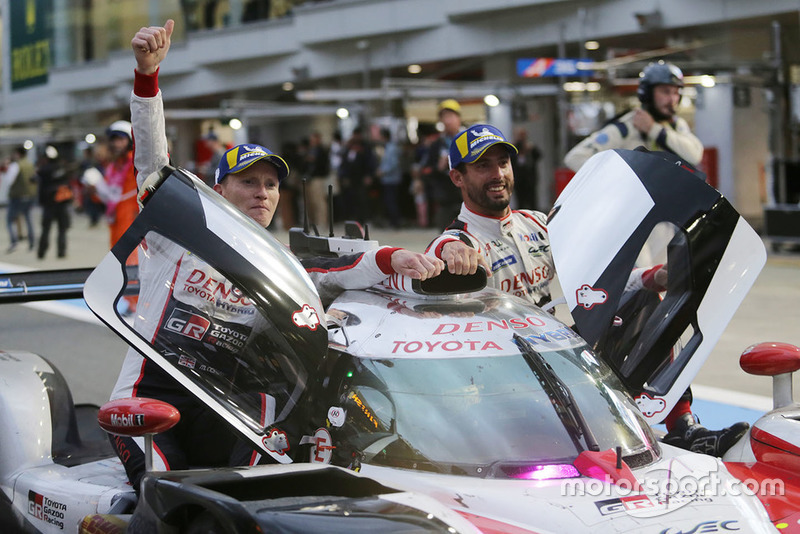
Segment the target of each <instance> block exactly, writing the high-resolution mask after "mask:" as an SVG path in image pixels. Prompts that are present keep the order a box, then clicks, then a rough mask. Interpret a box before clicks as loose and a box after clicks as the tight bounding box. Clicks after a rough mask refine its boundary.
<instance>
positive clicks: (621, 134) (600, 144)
mask: <svg viewBox="0 0 800 534" xmlns="http://www.w3.org/2000/svg"><path fill="white" fill-rule="evenodd" d="M634 113H635V110H634V111H630V112H628V113H626V114H625V115H623V116H622V117H619V118H618V119H614V120H612V121H611V122H609V123H608V124H606V125H605V126H603V127H602V128H600V129H599V130H597V131H596V132H594V133H592V134H590V135H589V136H588V137H586V138H585V139H584V140H583V141H581V142H580V143H578V144H577V145H575V146H574V147H573V148H572V150H570V151H569V152H568V153H567V155H566V156H564V163H565V164H566V165H567V167H569V168H570V169H572V170H573V171H575V172H578V169H580V168H581V165H583V164H584V162H586V160H587V159H589V158H591V157H592V156H594V155H595V154H597V153H598V152H600V151H602V150H609V149H613V148H623V149H628V150H634V149H636V148H638V147H640V146H644V147H645V148H647V149H648V150H660V151H664V152H672V153H673V154H676V155H677V156H678V157H680V158H683V159H684V160H685V161H686V162H687V163H689V164H691V165H694V166H697V164H698V163H700V160H701V159H702V157H703V143H702V142H701V141H700V139H698V138H697V137H696V136H695V135H694V134H693V133H692V130H691V128H689V124H688V123H687V122H686V121H685V120H684V119H682V118H680V117H675V118H674V120H673V121H667V120H665V121H656V122H655V123H653V126H652V127H651V128H650V131H648V132H647V135H645V134H643V133H642V132H640V131H639V130H637V129H636V128H635V127H634V126H633V115H634Z"/></svg>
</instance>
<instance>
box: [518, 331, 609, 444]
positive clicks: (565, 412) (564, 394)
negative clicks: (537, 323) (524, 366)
mask: <svg viewBox="0 0 800 534" xmlns="http://www.w3.org/2000/svg"><path fill="white" fill-rule="evenodd" d="M514 342H515V343H516V344H517V346H518V347H519V349H520V351H521V352H522V355H523V356H524V357H525V361H526V362H527V363H528V366H529V367H530V368H531V371H533V374H534V375H535V376H536V379H537V380H538V381H539V383H540V384H541V385H542V387H543V388H544V391H545V393H546V394H547V396H548V397H549V398H550V402H551V403H552V405H553V408H554V409H555V411H556V414H558V417H559V419H561V422H562V423H563V424H564V428H566V429H567V431H568V432H569V435H570V437H571V438H572V441H573V442H575V447H576V448H578V449H580V444H579V440H580V438H581V437H583V440H584V442H585V443H586V448H587V449H588V450H590V451H599V450H600V445H598V443H597V439H596V438H595V437H594V434H593V433H592V430H591V429H590V428H589V425H588V424H587V423H586V419H585V418H584V417H583V413H582V412H581V409H580V408H579V407H578V405H577V404H576V403H575V399H574V398H573V396H572V393H571V392H570V390H569V388H568V387H567V385H566V384H565V383H564V381H563V380H561V379H560V378H559V377H558V375H557V374H556V373H555V371H553V368H552V367H550V364H549V363H547V361H546V360H545V359H544V358H542V355H541V354H539V353H538V352H537V351H536V349H534V348H533V345H532V344H531V342H530V341H528V340H527V339H525V338H524V337H522V336H520V335H519V334H516V333H515V334H514Z"/></svg>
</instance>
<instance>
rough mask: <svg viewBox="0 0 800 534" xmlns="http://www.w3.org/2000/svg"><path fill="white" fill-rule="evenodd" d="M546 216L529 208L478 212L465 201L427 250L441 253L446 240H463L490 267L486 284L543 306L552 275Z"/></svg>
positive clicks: (551, 258)
mask: <svg viewBox="0 0 800 534" xmlns="http://www.w3.org/2000/svg"><path fill="white" fill-rule="evenodd" d="M546 224H547V217H546V216H545V214H544V213H541V212H538V211H530V210H514V211H512V212H511V213H509V214H508V215H506V216H505V217H503V218H502V219H497V218H494V217H486V216H483V215H478V214H477V213H474V212H472V211H470V210H469V208H467V207H466V206H465V205H464V204H462V205H461V212H460V213H459V215H458V218H456V220H455V221H453V222H452V223H451V224H450V226H448V227H447V229H446V230H445V231H444V233H443V234H442V235H440V236H439V237H437V238H436V239H434V240H433V242H431V244H430V245H428V250H427V251H426V253H427V254H430V255H433V256H436V257H437V258H441V257H442V247H443V246H444V245H445V244H446V243H448V242H449V241H463V242H464V243H466V244H467V245H469V246H470V247H472V248H474V249H476V250H477V251H478V252H480V253H482V254H483V256H484V258H485V259H486V263H487V264H488V265H489V267H490V268H491V270H492V276H491V278H489V279H488V285H489V287H494V288H496V289H499V290H500V291H503V292H505V293H510V294H512V295H516V296H518V297H522V298H525V299H527V300H529V301H530V302H532V303H533V304H536V305H537V306H543V305H544V304H547V303H548V302H550V282H552V281H553V277H554V275H555V267H554V265H553V255H552V254H551V252H550V239H549V237H548V235H547V226H546Z"/></svg>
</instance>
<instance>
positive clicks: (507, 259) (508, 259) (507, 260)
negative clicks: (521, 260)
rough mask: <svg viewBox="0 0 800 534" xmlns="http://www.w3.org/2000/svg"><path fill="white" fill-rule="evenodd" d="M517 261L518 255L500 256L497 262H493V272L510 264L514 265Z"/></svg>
mask: <svg viewBox="0 0 800 534" xmlns="http://www.w3.org/2000/svg"><path fill="white" fill-rule="evenodd" d="M515 263H517V257H516V256H514V255H513V254H511V255H510V256H506V257H505V258H500V259H499V260H497V261H496V262H494V263H493V264H492V272H493V273H496V272H497V271H499V270H500V269H502V268H503V267H507V266H509V265H514V264H515Z"/></svg>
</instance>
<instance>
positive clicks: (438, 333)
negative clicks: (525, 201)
mask: <svg viewBox="0 0 800 534" xmlns="http://www.w3.org/2000/svg"><path fill="white" fill-rule="evenodd" d="M162 174H163V178H164V179H163V180H161V183H160V185H159V187H158V188H157V189H156V190H155V191H154V192H153V194H152V195H150V197H149V200H148V201H147V204H146V205H145V207H144V209H143V210H142V212H141V214H140V216H139V217H138V218H137V219H136V221H135V222H134V224H133V225H132V226H131V228H130V229H129V230H128V232H127V233H126V234H125V236H124V237H123V239H121V240H120V241H119V243H118V244H117V245H115V247H114V248H113V249H112V251H111V252H110V253H109V254H108V256H107V257H106V258H105V259H104V260H103V262H101V264H100V265H99V266H98V267H97V268H96V269H95V270H94V271H93V272H92V274H91V275H90V276H89V278H88V280H87V281H86V284H85V287H84V296H85V299H86V301H87V303H88V305H89V306H90V308H91V309H92V310H93V311H94V312H95V314H97V315H98V317H100V318H101V320H103V322H105V323H106V324H107V325H108V326H109V327H110V328H112V329H113V330H114V331H115V332H116V333H117V334H119V335H120V336H121V337H122V338H123V339H124V340H125V341H127V342H128V343H129V344H130V345H131V346H132V347H134V348H136V349H137V350H138V351H139V352H140V353H141V354H143V355H144V356H145V357H146V358H149V359H150V360H152V361H153V362H155V363H156V364H158V365H159V366H160V367H161V368H162V369H164V370H165V371H166V372H167V373H168V374H169V375H170V376H172V377H173V378H174V379H175V380H176V382H177V383H179V384H181V387H184V388H186V390H188V391H189V392H191V393H192V394H194V395H195V396H196V397H197V398H198V399H199V400H200V401H201V402H203V403H205V404H206V405H207V406H208V407H209V408H210V409H212V410H214V411H215V412H216V413H217V414H218V415H219V416H220V417H221V418H222V419H224V420H225V421H226V422H227V423H228V424H229V425H230V427H231V428H232V429H234V430H235V431H236V432H237V433H238V435H239V436H240V437H241V438H242V439H243V440H246V441H249V442H250V443H251V444H252V447H253V448H254V449H255V450H257V451H258V452H260V453H261V454H262V455H263V456H264V457H267V458H270V459H271V460H273V461H274V464H273V465H261V466H256V467H250V468H236V467H231V468H227V467H219V466H197V468H195V469H190V470H186V471H169V472H157V471H151V472H149V473H148V475H146V477H145V479H144V481H143V483H142V487H141V492H140V495H139V496H138V498H137V496H136V494H135V493H134V491H133V490H132V488H131V487H130V485H129V484H128V483H127V479H126V476H125V472H124V470H123V469H122V465H121V463H120V461H119V460H118V459H117V457H116V455H115V454H114V453H113V452H112V451H111V448H110V445H109V441H108V439H107V438H106V436H105V435H104V434H103V433H102V431H101V430H100V427H99V426H98V424H97V422H98V420H99V423H100V424H102V427H103V428H104V429H106V430H108V431H110V432H111V433H117V434H123V435H135V436H142V437H143V438H144V440H145V444H146V445H145V446H146V447H149V445H148V443H149V442H150V439H149V438H150V437H151V436H152V435H153V433H155V432H159V431H165V429H168V428H169V426H170V425H171V424H174V422H175V420H176V419H177V417H178V416H179V414H176V413H175V411H174V410H171V409H170V407H169V406H165V405H164V403H160V402H154V401H150V400H148V399H133V400H130V401H127V402H124V403H120V402H115V403H109V404H108V405H106V406H104V407H102V408H100V409H99V411H98V410H97V409H95V408H92V407H86V406H80V407H76V406H73V404H72V400H71V396H70V393H69V390H68V388H67V387H66V383H65V382H64V380H63V378H61V376H60V373H59V372H58V370H57V369H55V368H54V367H53V366H52V365H50V364H49V363H48V362H47V361H46V360H45V359H43V358H41V357H39V356H37V355H35V354H31V353H24V352H0V381H1V382H2V384H3V385H2V387H0V429H1V430H0V488H2V492H0V522H2V525H3V526H4V527H5V529H4V530H3V531H4V532H5V531H6V529H9V530H13V529H16V530H19V531H33V532H63V531H67V532H76V531H77V532H87V533H88V532H125V531H127V532H231V533H233V532H353V531H359V532H377V531H381V532H384V531H385V532H411V531H414V532H416V531H432V532H450V533H453V532H484V533H508V534H520V533H529V532H535V533H562V532H653V533H662V534H678V533H689V532H697V533H699V532H728V531H731V532H733V531H739V532H752V533H758V532H776V531H780V532H798V530H799V529H800V526H799V525H798V519H799V518H800V515H799V514H798V508H800V494H798V486H797V483H796V482H795V480H796V478H795V477H796V473H797V472H798V468H800V433H799V432H798V429H797V428H796V425H797V424H798V423H797V422H796V419H797V417H800V410H798V407H797V406H796V405H795V404H793V403H792V400H791V378H790V377H791V372H793V371H795V370H797V369H798V368H800V349H797V348H795V347H791V346H784V345H780V344H769V345H762V346H757V347H753V348H751V349H749V350H748V351H746V353H745V355H744V356H743V358H742V366H743V368H745V370H747V371H749V372H752V373H755V374H769V375H778V376H779V377H781V378H779V379H778V381H777V382H776V403H777V406H776V410H774V411H773V412H770V413H768V414H766V415H765V416H764V417H763V418H762V419H761V420H759V421H758V422H757V423H756V424H755V425H754V427H753V428H752V429H751V432H749V433H748V434H747V435H746V436H745V437H744V438H742V440H741V441H740V442H739V443H737V445H736V446H735V447H734V448H733V449H731V450H730V451H729V452H728V453H727V454H726V457H725V458H724V459H719V458H714V457H711V456H706V455H701V454H695V453H691V452H687V451H684V450H680V449H676V448H674V447H671V446H668V445H665V444H662V443H660V442H659V441H658V439H657V436H656V434H655V433H654V431H653V430H652V429H651V426H650V425H651V424H653V423H657V422H658V421H660V420H661V419H662V418H663V417H664V415H665V414H666V413H668V412H669V410H670V409H671V407H672V406H673V405H674V403H675V402H676V400H677V398H678V397H680V395H681V393H682V392H683V391H684V390H685V388H686V387H687V386H688V385H689V384H690V383H691V380H692V378H693V377H694V376H695V374H696V372H697V370H698V369H699V367H700V366H701V365H702V363H703V361H704V360H705V358H706V357H707V356H708V354H709V352H710V349H711V346H713V344H714V343H715V342H716V340H717V339H718V337H719V335H720V334H721V333H722V330H723V329H724V327H725V324H727V322H728V320H729V319H730V317H731V316H732V314H733V312H734V310H735V308H736V307H737V306H738V305H739V303H740V302H741V300H742V298H743V297H744V294H745V293H746V292H747V289H748V288H749V287H750V285H751V284H752V283H753V281H754V280H755V277H756V276H757V274H758V271H759V270H760V268H761V266H763V263H764V261H765V252H764V250H763V245H762V244H761V241H760V239H758V236H757V235H756V234H755V232H753V230H752V229H751V228H750V227H749V226H747V224H746V223H745V222H744V221H743V220H742V218H741V217H739V216H738V214H737V213H736V212H735V211H734V210H733V208H731V206H730V205H729V204H728V202H727V201H726V200H725V199H724V198H723V197H721V195H719V193H717V192H716V191H715V190H713V189H712V188H710V187H709V186H707V185H706V184H705V183H704V182H703V181H702V180H701V179H700V178H699V177H698V176H697V175H696V173H695V171H694V170H693V169H691V168H688V167H686V166H681V165H676V164H675V161H674V160H670V159H669V158H666V159H665V158H664V157H662V156H660V155H654V154H650V153H645V152H636V151H608V152H605V153H602V154H600V155H598V156H595V158H593V159H592V160H590V163H587V165H586V166H585V167H584V169H582V170H581V172H580V173H578V175H576V177H575V178H574V179H573V181H572V182H571V183H570V184H569V186H568V187H567V189H566V190H565V191H564V193H563V195H562V196H561V197H560V198H559V200H558V202H557V203H556V206H555V208H554V211H553V213H552V214H551V218H550V222H549V231H550V235H551V242H552V245H553V253H554V256H555V260H556V264H557V267H558V274H559V280H560V282H561V284H562V287H563V288H564V294H565V296H566V298H567V303H568V305H569V308H570V311H571V315H572V318H573V319H574V321H575V325H574V328H571V327H569V326H567V325H566V324H564V323H563V322H561V321H559V320H558V319H557V318H556V317H555V316H553V315H552V314H550V313H548V312H545V311H542V310H540V309H539V308H536V307H533V306H531V305H529V304H526V303H525V302H524V301H522V300H521V299H518V298H516V297H513V296H510V295H507V294H504V293H500V292H497V291H495V290H491V289H486V288H483V285H484V284H485V277H484V276H482V273H478V275H476V276H474V277H451V276H447V275H444V276H442V277H439V278H437V279H433V280H431V281H428V282H424V283H419V282H413V281H411V280H406V279H396V278H393V279H390V280H388V281H387V282H385V283H384V284H382V285H381V286H378V287H374V288H371V289H368V290H363V291H347V292H345V293H343V294H342V295H340V296H339V297H338V298H337V299H336V300H335V301H333V302H332V303H331V304H330V305H329V306H327V308H326V309H324V308H323V305H322V303H321V301H320V298H319V296H318V294H317V293H316V290H315V289H314V286H313V285H312V284H311V281H310V279H309V278H308V276H307V275H306V274H305V272H304V270H303V269H302V267H301V265H300V264H299V262H298V261H297V259H296V257H294V256H293V255H291V254H289V253H288V251H287V250H286V249H285V248H284V247H283V246H282V245H281V244H280V243H277V242H276V241H275V240H274V238H272V237H271V235H270V234H269V233H268V232H266V231H264V230H263V229H260V228H258V227H257V226H256V225H254V224H253V223H252V222H250V221H249V220H248V219H246V218H245V217H244V216H243V215H241V214H240V213H238V211H236V210H235V209H234V208H232V207H231V206H230V205H229V204H227V202H226V201H224V199H222V198H221V197H220V196H219V195H217V194H216V193H214V192H213V191H211V190H210V189H208V188H207V187H205V186H204V185H203V184H202V183H201V182H200V181H199V180H197V179H196V178H194V177H193V176H192V175H190V174H189V173H188V172H186V171H183V170H180V169H172V168H165V169H164V170H163V171H162ZM154 234H158V236H159V238H163V239H166V240H170V241H171V242H173V243H174V244H176V245H177V246H180V247H183V248H184V249H186V250H187V251H189V252H191V254H194V255H196V256H198V257H200V258H202V259H203V260H204V261H206V262H208V263H209V264H210V265H212V266H213V267H214V269H216V270H217V271H218V272H219V273H221V274H222V275H223V276H224V277H225V278H226V279H227V280H229V281H230V282H231V283H232V284H234V285H235V286H236V288H238V290H240V291H241V292H242V293H243V295H245V296H246V297H247V298H249V299H250V300H251V301H252V302H253V305H254V308H255V310H256V313H257V314H259V316H260V319H259V320H260V322H261V324H263V325H266V326H264V327H262V328H261V329H260V331H259V334H258V336H259V339H258V342H252V343H250V342H248V343H246V344H245V346H244V348H243V350H241V351H240V352H239V353H238V355H237V356H236V358H235V361H234V362H232V363H233V364H234V365H231V369H232V370H230V371H226V372H220V373H200V372H197V371H196V369H197V368H198V367H199V366H202V365H204V364H206V363H207V362H208V355H207V354H205V353H204V352H203V351H202V350H195V349H187V348H186V347H185V346H183V345H182V344H181V335H182V332H177V331H176V332H177V334H181V335H174V336H169V337H168V338H157V339H149V338H147V337H145V336H143V335H142V334H141V333H140V332H139V331H138V330H137V328H138V326H137V324H136V323H135V322H133V321H129V320H128V319H127V318H126V317H124V316H123V315H121V314H120V313H118V311H117V310H118V306H117V303H118V302H119V300H120V299H122V298H123V297H130V296H131V295H138V299H139V300H138V306H139V307H140V308H141V307H142V306H147V292H146V291H141V292H140V289H141V288H140V286H139V285H138V284H137V283H136V280H135V276H134V275H135V272H134V271H133V270H131V269H130V268H126V266H125V264H126V260H127V259H128V257H129V256H130V255H131V254H135V253H137V249H138V248H139V247H140V245H142V243H143V241H145V240H146V239H147V238H148V236H150V237H152V236H153V235H154ZM326 241H330V240H327V239H326V238H320V237H319V236H315V235H308V233H303V232H300V233H295V234H294V235H293V241H292V245H293V249H294V250H295V252H296V253H298V254H300V255H302V254H304V253H308V252H309V251H314V252H315V253H319V252H320V250H323V251H324V250H337V251H339V250H343V249H347V248H348V247H347V246H346V244H347V243H346V241H347V240H339V241H338V242H336V243H326ZM653 242H660V243H661V244H662V245H663V246H661V247H655V248H654V247H651V246H650V245H651V244H652V243H653ZM342 243H345V246H344V247H343V246H342ZM364 246H368V245H367V244H365V243H364V242H359V243H354V245H353V246H352V247H350V249H358V248H359V247H364ZM326 247H327V248H326ZM656 263H659V264H661V263H663V264H666V265H667V269H668V273H669V277H668V283H667V287H666V290H665V291H661V292H657V291H653V290H652V289H647V288H644V287H641V286H640V285H637V284H636V283H635V282H636V280H635V276H632V273H636V272H638V271H637V267H638V266H641V265H644V266H652V265H654V264H656ZM76 276H78V278H80V273H78V274H77V275H76ZM34 279H35V274H34V273H23V274H18V275H7V279H6V280H5V282H3V281H0V288H3V289H0V300H5V301H17V302H18V301H20V300H33V299H36V298H42V297H41V296H39V295H38V293H37V286H36V284H34V283H32V281H33V280H34ZM632 280H633V281H632ZM23 282H24V283H23ZM586 287H589V288H591V290H592V292H591V295H593V296H592V297H591V298H590V299H589V300H586V299H584V298H583V297H581V294H582V293H581V291H582V288H584V289H583V294H584V296H586V295H587V293H586V290H585V288H586ZM43 291H46V292H50V293H49V295H48V296H52V294H56V295H57V294H58V292H57V291H55V292H53V291H52V288H48V289H47V290H43ZM598 294H602V295H603V298H596V297H597V295H598ZM587 298H588V297H587ZM587 302H588V303H590V304H589V305H587ZM207 319H208V321H210V323H213V317H212V318H207ZM210 323H209V324H210ZM195 324H199V323H195ZM576 332H580V336H579V335H578V334H577V333H576ZM183 333H185V332H183ZM265 347H266V348H268V350H265ZM187 362H191V365H187ZM787 381H788V382H787ZM787 384H788V386H787ZM787 387H788V390H787ZM787 391H788V393H787ZM252 392H259V393H263V394H266V395H269V396H270V397H272V399H274V401H275V417H274V422H272V423H271V424H268V425H264V424H263V423H262V422H261V416H260V408H261V407H260V406H254V405H251V404H249V403H248V402H246V401H244V400H243V399H247V398H248V397H247V394H248V393H252ZM209 439H213V436H209ZM147 450H148V451H149V450H150V449H149V448H148V449H147Z"/></svg>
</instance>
